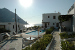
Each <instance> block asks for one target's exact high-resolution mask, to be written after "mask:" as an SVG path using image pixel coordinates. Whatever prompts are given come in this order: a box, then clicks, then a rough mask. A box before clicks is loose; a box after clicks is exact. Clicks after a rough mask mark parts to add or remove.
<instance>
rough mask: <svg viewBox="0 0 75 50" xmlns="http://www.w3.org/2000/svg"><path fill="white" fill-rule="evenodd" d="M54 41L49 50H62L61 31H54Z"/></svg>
mask: <svg viewBox="0 0 75 50" xmlns="http://www.w3.org/2000/svg"><path fill="white" fill-rule="evenodd" d="M53 38H54V39H53V41H52V44H51V47H49V50H61V49H60V36H59V31H54V33H53Z"/></svg>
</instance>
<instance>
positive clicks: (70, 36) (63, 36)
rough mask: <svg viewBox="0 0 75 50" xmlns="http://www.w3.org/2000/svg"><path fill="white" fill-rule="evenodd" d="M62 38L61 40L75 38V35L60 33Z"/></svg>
mask: <svg viewBox="0 0 75 50" xmlns="http://www.w3.org/2000/svg"><path fill="white" fill-rule="evenodd" d="M60 37H61V39H64V38H74V37H75V33H73V34H70V35H68V33H67V32H64V33H60Z"/></svg>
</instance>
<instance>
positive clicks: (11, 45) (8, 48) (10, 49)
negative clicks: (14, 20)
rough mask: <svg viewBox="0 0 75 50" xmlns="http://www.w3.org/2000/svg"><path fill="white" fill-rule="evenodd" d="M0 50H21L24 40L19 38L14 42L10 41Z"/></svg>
mask: <svg viewBox="0 0 75 50" xmlns="http://www.w3.org/2000/svg"><path fill="white" fill-rule="evenodd" d="M2 45H3V47H1V48H0V50H14V49H16V50H21V49H22V38H17V39H13V40H8V41H6V42H5V43H4V44H2Z"/></svg>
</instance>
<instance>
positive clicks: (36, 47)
mask: <svg viewBox="0 0 75 50" xmlns="http://www.w3.org/2000/svg"><path fill="white" fill-rule="evenodd" d="M52 37H53V36H52V35H51V34H45V35H43V38H41V39H39V41H37V42H36V43H34V44H33V45H32V46H31V47H29V46H28V47H26V48H25V49H24V50H45V48H46V47H47V45H48V44H49V42H50V41H51V39H52Z"/></svg>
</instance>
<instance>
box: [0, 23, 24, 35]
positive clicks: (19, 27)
mask: <svg viewBox="0 0 75 50" xmlns="http://www.w3.org/2000/svg"><path fill="white" fill-rule="evenodd" d="M24 25H25V24H21V23H17V27H16V24H15V22H4V23H1V22H0V28H4V29H6V30H10V31H11V34H12V33H13V32H15V31H16V28H17V33H18V32H20V31H21V32H22V31H23V30H24V29H25V26H24Z"/></svg>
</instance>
